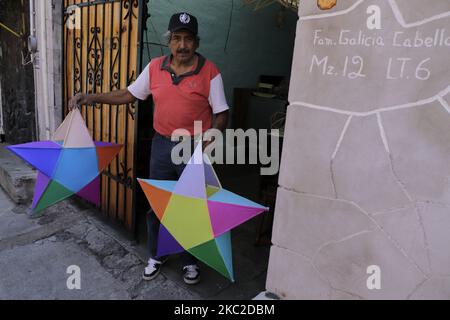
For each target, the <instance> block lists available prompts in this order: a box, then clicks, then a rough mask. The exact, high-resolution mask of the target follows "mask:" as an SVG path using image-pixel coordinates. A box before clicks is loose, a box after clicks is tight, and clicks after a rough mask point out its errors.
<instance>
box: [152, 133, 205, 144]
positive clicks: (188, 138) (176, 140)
mask: <svg viewBox="0 0 450 320" xmlns="http://www.w3.org/2000/svg"><path fill="white" fill-rule="evenodd" d="M155 135H158V136H160V137H161V138H164V139H166V140H169V141H171V142H181V141H184V140H195V139H196V138H197V137H198V136H173V137H172V136H165V135H163V134H160V133H158V132H155ZM172 138H173V140H172ZM175 138H176V139H175Z"/></svg>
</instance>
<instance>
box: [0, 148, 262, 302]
mask: <svg viewBox="0 0 450 320" xmlns="http://www.w3.org/2000/svg"><path fill="white" fill-rule="evenodd" d="M2 161H3V162H5V157H4V156H2V157H0V166H1V165H2V164H1V162H2ZM20 165H23V164H20ZM16 166H19V165H18V164H17V162H16ZM27 179H28V176H27ZM28 208H29V203H22V204H16V203H15V202H13V201H12V200H11V198H10V197H9V196H8V195H7V194H6V192H5V190H4V189H2V188H0V270H1V272H0V299H180V300H188V299H252V298H254V297H256V296H257V295H258V294H259V293H260V292H261V291H264V289H265V278H266V269H267V261H268V256H269V246H255V245H254V242H255V230H256V224H257V223H258V222H259V221H258V220H257V219H254V220H252V221H250V222H248V223H246V224H244V225H242V226H241V227H239V228H237V229H235V230H234V231H233V233H232V241H233V250H234V252H233V257H234V268H235V278H236V283H231V282H230V281H228V280H227V279H225V278H224V277H222V276H221V275H219V274H218V273H217V272H215V271H213V270H211V269H210V268H208V267H206V266H202V269H201V270H202V281H201V282H200V283H199V284H198V285H195V286H188V285H186V284H184V282H183V281H182V278H181V265H180V263H179V260H178V257H176V256H175V257H171V259H169V261H168V262H167V263H166V264H165V265H164V267H163V270H162V273H161V275H160V276H159V277H157V278H156V279H155V280H153V281H150V282H147V281H143V280H142V278H141V274H142V271H143V268H144V267H145V261H146V259H147V256H146V253H145V247H144V246H143V245H141V244H137V243H136V242H135V241H132V240H130V239H129V237H127V236H125V235H124V234H123V232H122V231H121V230H120V228H117V227H116V226H115V225H113V224H111V223H110V222H107V221H104V220H103V218H101V214H99V213H98V212H97V211H96V210H95V209H93V208H91V207H87V206H86V205H85V204H83V203H82V202H80V201H78V200H76V198H75V199H69V200H66V201H63V202H60V203H58V204H56V205H54V206H53V207H51V208H48V209H47V210H45V211H44V214H43V215H42V216H41V217H39V218H31V217H30V216H28V215H27V211H28ZM73 265H75V266H78V267H79V268H80V272H81V289H80V290H77V289H74V290H70V289H68V287H67V281H68V278H69V277H71V275H72V274H69V273H67V268H68V267H70V266H73Z"/></svg>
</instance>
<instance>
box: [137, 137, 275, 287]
mask: <svg viewBox="0 0 450 320" xmlns="http://www.w3.org/2000/svg"><path fill="white" fill-rule="evenodd" d="M138 181H139V183H140V185H141V187H142V189H143V191H144V193H145V195H146V197H147V199H148V201H149V203H150V205H151V206H152V208H153V211H154V212H155V214H156V216H157V217H158V219H159V220H160V222H161V225H160V229H159V236H158V249H157V256H158V257H162V256H165V255H169V254H174V253H180V252H183V251H188V252H189V253H190V254H192V255H193V256H195V257H196V258H198V259H199V260H200V261H203V262H204V263H205V264H207V265H209V266H210V267H212V268H214V269H215V270H217V271H218V272H219V273H221V274H222V275H223V276H225V277H226V278H228V279H230V280H231V281H233V282H234V273H233V264H232V250H231V236H230V230H231V229H233V228H235V227H237V226H238V225H240V224H242V223H244V222H245V221H247V220H249V219H251V218H253V217H255V216H256V215H258V214H260V213H261V212H264V211H268V210H269V208H266V207H263V206H261V205H259V204H257V203H255V202H252V201H250V200H248V199H245V198H243V197H241V196H238V195H237V194H234V193H232V192H230V191H227V190H225V189H223V188H222V186H221V185H220V182H219V179H218V178H217V175H216V173H215V172H214V169H213V167H212V165H211V163H210V161H209V159H208V157H207V156H206V155H203V152H202V144H201V143H199V144H198V145H197V147H196V148H195V151H194V154H193V156H192V158H191V159H190V161H189V162H188V164H187V165H186V167H185V169H184V171H183V173H182V175H181V177H180V179H179V180H178V181H168V180H145V179H138Z"/></svg>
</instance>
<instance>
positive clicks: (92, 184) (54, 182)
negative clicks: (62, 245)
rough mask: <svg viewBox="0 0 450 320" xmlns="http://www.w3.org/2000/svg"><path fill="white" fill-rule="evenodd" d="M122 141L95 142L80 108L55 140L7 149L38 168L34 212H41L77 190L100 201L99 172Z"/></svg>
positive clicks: (71, 113) (71, 116)
mask: <svg viewBox="0 0 450 320" xmlns="http://www.w3.org/2000/svg"><path fill="white" fill-rule="evenodd" d="M121 148H122V145H118V144H113V143H105V142H94V141H93V140H92V138H91V136H90V134H89V131H88V129H87V128H86V124H85V122H84V120H83V118H82V116H81V114H80V112H79V110H78V109H75V110H73V111H71V112H70V113H69V114H68V115H67V117H66V119H65V120H64V122H63V123H62V124H61V126H60V127H59V128H58V129H57V130H56V132H55V135H54V141H40V142H31V143H26V144H19V145H14V146H9V147H7V149H9V150H10V151H12V152H13V153H14V154H16V155H17V156H19V157H20V158H22V159H23V160H25V161H26V162H28V163H29V164H30V165H31V166H33V167H34V168H36V169H37V170H38V176H37V181H36V185H35V189H34V198H33V203H32V205H31V213H38V212H41V211H42V210H44V209H45V208H48V207H50V206H52V205H53V204H55V203H57V202H60V201H62V200H64V199H66V198H68V197H70V196H72V195H74V194H77V195H79V196H81V197H82V198H84V199H86V200H88V201H90V202H92V203H94V204H96V205H97V206H99V205H100V198H99V197H100V192H99V190H100V177H99V175H100V173H101V172H102V171H103V169H105V168H106V166H107V165H108V164H109V163H110V162H111V161H112V159H114V157H115V156H116V155H117V154H118V153H119V152H120V150H121Z"/></svg>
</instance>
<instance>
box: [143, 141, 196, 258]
mask: <svg viewBox="0 0 450 320" xmlns="http://www.w3.org/2000/svg"><path fill="white" fill-rule="evenodd" d="M177 144H178V142H173V141H170V139H168V138H166V137H163V136H161V135H160V134H158V133H155V135H154V137H153V140H152V151H151V157H150V177H149V178H150V179H153V180H178V179H179V178H180V176H181V173H182V172H183V170H184V167H185V166H186V165H185V164H183V163H182V164H180V165H175V164H173V162H172V158H171V153H172V148H173V147H174V146H176V145H177ZM193 150H194V149H193V141H192V142H191V151H192V152H193ZM159 225H160V222H159V220H158V217H156V215H155V213H154V212H153V210H152V209H150V211H149V212H148V213H147V248H148V253H149V255H150V257H151V258H153V259H156V254H157V248H158V233H159ZM160 259H161V258H159V259H156V260H160ZM181 263H182V264H183V266H187V265H191V264H196V263H197V259H196V258H195V257H194V256H192V255H191V254H190V253H188V252H186V251H185V252H183V253H181Z"/></svg>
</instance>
